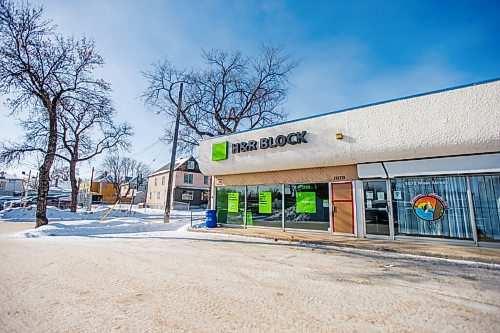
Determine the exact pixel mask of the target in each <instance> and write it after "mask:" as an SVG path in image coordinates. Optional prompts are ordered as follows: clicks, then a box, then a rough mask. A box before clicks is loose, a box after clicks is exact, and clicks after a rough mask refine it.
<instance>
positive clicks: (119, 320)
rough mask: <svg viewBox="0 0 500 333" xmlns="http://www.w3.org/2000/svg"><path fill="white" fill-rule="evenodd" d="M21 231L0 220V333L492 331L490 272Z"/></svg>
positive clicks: (298, 251) (263, 246)
mask: <svg viewBox="0 0 500 333" xmlns="http://www.w3.org/2000/svg"><path fill="white" fill-rule="evenodd" d="M31 226H32V224H27V225H25V224H22V223H17V224H14V223H0V258H1V260H0V281H1V282H0V331H3V332H10V331H12V332H49V331H51V332H58V331H61V332H89V331H90V332H91V331H95V332H106V331H120V332H121V331H123V332H139V331H140V332H143V331H149V332H342V331H344V332H352V331H358V332H387V331H389V332H391V331H392V332H413V331H421V332H453V331H456V332H465V331H469V332H498V331H499V330H500V329H499V328H500V274H499V273H500V271H498V270H493V269H487V268H477V267H476V268H475V267H472V266H463V265H455V264H449V263H445V262H443V261H423V260H413V259H408V258H392V259H388V258H385V257H383V255H382V254H380V253H371V254H370V253H369V252H360V253H346V252H339V251H327V250H321V249H312V248H304V247H298V246H291V245H287V244H280V243H268V242H265V241H261V240H244V239H241V238H238V237H223V236H219V235H205V234H199V233H172V234H171V235H168V236H162V237H158V238H155V237H151V238H148V239H143V238H139V239H134V238H113V239H110V238H104V239H102V238H94V237H81V238H68V237H50V238H38V239H12V238H8V237H6V235H9V234H11V233H12V232H15V231H16V230H22V229H27V228H29V227H31ZM387 264H391V265H394V266H393V267H389V266H390V265H387ZM386 266H388V267H386Z"/></svg>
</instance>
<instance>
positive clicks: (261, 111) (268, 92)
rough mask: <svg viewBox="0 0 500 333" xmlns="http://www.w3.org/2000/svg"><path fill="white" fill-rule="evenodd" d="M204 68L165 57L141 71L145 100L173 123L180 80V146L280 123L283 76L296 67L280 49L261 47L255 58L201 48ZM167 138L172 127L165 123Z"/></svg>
mask: <svg viewBox="0 0 500 333" xmlns="http://www.w3.org/2000/svg"><path fill="white" fill-rule="evenodd" d="M203 58H204V59H205V61H206V63H207V65H208V66H207V68H205V69H201V70H192V71H185V70H181V69H178V68H176V67H174V66H173V65H172V64H171V63H169V62H168V61H167V60H165V61H162V62H157V63H155V64H153V66H152V68H151V69H150V70H149V71H147V72H145V73H144V76H145V77H146V79H147V80H148V82H149V85H148V87H147V88H146V90H145V92H144V93H143V95H142V98H143V100H144V102H145V103H146V105H148V106H150V107H152V108H155V109H157V110H158V111H161V112H166V113H167V115H168V116H169V118H170V121H171V122H174V120H175V116H176V109H177V91H178V89H179V85H180V83H181V82H184V83H185V84H184V92H183V105H182V109H181V119H180V128H179V148H180V149H184V150H185V149H188V148H189V147H192V146H197V145H198V141H199V140H200V139H202V138H206V137H213V136H216V135H222V134H226V133H232V132H235V131H237V130H243V129H251V128H255V127H257V126H265V125H269V124H273V123H276V122H279V121H281V120H283V119H284V118H285V112H284V110H283V109H282V108H281V104H282V102H283V101H284V99H285V97H286V95H287V87H288V75H289V74H290V72H291V70H292V69H293V68H294V67H295V65H296V64H295V63H294V62H291V61H290V60H289V58H288V57H287V56H284V55H282V50H281V49H280V48H276V47H269V46H268V47H263V49H262V52H261V54H260V55H259V56H258V57H255V58H252V57H248V56H244V55H242V54H241V53H239V52H235V53H228V52H223V51H221V50H212V51H208V52H203ZM165 139H166V140H167V142H171V141H172V139H173V128H172V126H169V127H167V128H166V134H165Z"/></svg>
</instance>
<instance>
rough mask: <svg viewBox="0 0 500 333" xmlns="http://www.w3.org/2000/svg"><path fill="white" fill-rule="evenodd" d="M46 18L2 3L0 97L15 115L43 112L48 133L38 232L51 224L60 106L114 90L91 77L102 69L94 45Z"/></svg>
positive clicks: (38, 11) (20, 6) (34, 10)
mask: <svg viewBox="0 0 500 333" xmlns="http://www.w3.org/2000/svg"><path fill="white" fill-rule="evenodd" d="M42 16H43V7H34V6H31V5H30V4H29V3H20V4H19V3H15V2H13V1H11V0H0V92H1V93H4V94H7V95H9V96H10V97H12V99H11V100H10V103H9V104H10V107H11V110H12V111H11V112H12V113H11V114H16V113H19V112H22V111H23V108H24V109H28V110H29V112H30V113H31V114H32V115H33V114H36V112H39V111H42V113H43V114H44V116H43V117H41V119H43V120H44V121H46V123H45V125H46V127H47V128H48V133H49V135H48V137H47V141H46V142H47V145H46V148H45V150H44V151H45V154H44V159H43V163H42V165H41V166H40V169H39V186H38V203H37V212H36V218H37V220H36V227H39V226H41V225H45V224H47V223H48V219H47V216H46V210H47V195H48V191H49V174H50V168H51V166H52V163H53V162H54V158H55V156H56V150H57V140H58V122H57V120H58V113H59V112H61V103H62V102H63V101H64V100H79V101H84V100H89V99H94V98H95V96H100V95H104V94H106V93H107V91H109V89H110V88H109V85H108V83H106V82H105V81H103V80H101V79H95V78H93V77H92V76H91V73H92V71H93V70H94V69H95V68H96V67H100V66H102V65H103V64H104V62H103V59H102V57H101V56H100V55H99V54H98V53H97V52H96V50H95V46H94V43H93V41H89V40H87V39H85V38H82V39H75V38H73V37H71V38H63V37H62V36H60V35H58V34H57V33H55V31H54V27H53V26H51V25H50V22H49V21H47V20H44V19H43V18H42ZM37 118H38V117H37ZM4 162H5V161H4Z"/></svg>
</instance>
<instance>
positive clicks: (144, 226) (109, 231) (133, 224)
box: [13, 218, 204, 238]
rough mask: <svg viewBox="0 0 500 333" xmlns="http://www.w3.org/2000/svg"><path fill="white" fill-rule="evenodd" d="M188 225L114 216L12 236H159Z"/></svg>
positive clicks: (66, 222) (182, 230) (178, 221)
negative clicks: (102, 219)
mask: <svg viewBox="0 0 500 333" xmlns="http://www.w3.org/2000/svg"><path fill="white" fill-rule="evenodd" d="M203 224H204V223H203ZM189 225H190V220H189V219H188V220H186V219H179V220H172V221H171V222H170V223H159V222H148V221H143V220H140V219H131V218H114V219H110V220H108V221H105V222H99V221H84V220H76V221H62V222H55V223H49V224H48V225H45V226H42V227H40V228H37V229H31V230H27V231H23V232H21V233H18V234H16V235H14V236H13V237H21V238H37V237H50V236H78V237H101V238H104V237H105V238H112V237H121V238H123V237H138V236H140V237H160V236H165V232H168V233H171V232H177V233H179V232H185V231H186V230H187V228H188V227H189Z"/></svg>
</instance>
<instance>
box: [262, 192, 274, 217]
mask: <svg viewBox="0 0 500 333" xmlns="http://www.w3.org/2000/svg"><path fill="white" fill-rule="evenodd" d="M271 211H272V208H271V192H259V214H271Z"/></svg>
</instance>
